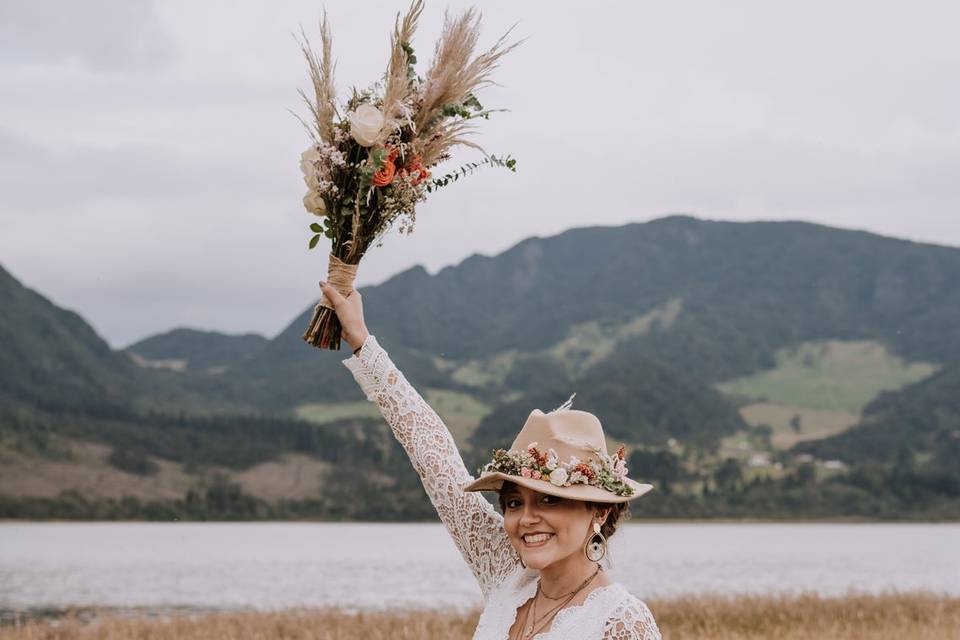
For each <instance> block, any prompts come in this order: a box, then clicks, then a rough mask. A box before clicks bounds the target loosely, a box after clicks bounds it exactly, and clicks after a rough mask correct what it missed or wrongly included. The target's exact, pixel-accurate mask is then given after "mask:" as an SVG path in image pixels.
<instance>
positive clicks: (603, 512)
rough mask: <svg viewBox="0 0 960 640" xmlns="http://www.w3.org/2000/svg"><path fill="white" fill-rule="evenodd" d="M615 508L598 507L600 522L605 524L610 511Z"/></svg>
mask: <svg viewBox="0 0 960 640" xmlns="http://www.w3.org/2000/svg"><path fill="white" fill-rule="evenodd" d="M612 510H613V507H603V508H601V509H597V517H598V518H599V519H600V524H603V523H604V522H606V521H607V517H608V516H609V515H610V512H611V511H612Z"/></svg>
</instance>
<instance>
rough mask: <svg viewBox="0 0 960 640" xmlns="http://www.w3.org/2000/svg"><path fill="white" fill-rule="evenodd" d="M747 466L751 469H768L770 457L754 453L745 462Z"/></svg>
mask: <svg viewBox="0 0 960 640" xmlns="http://www.w3.org/2000/svg"><path fill="white" fill-rule="evenodd" d="M747 465H748V466H751V467H769V466H770V456H768V455H767V454H765V453H755V454H753V455H752V456H750V459H749V460H747Z"/></svg>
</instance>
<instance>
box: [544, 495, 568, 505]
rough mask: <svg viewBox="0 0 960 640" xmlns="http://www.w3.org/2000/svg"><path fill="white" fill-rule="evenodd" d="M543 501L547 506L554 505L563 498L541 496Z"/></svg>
mask: <svg viewBox="0 0 960 640" xmlns="http://www.w3.org/2000/svg"><path fill="white" fill-rule="evenodd" d="M543 500H544V502H546V503H547V504H556V503H558V502H560V501H561V500H563V498H558V497H557V496H543Z"/></svg>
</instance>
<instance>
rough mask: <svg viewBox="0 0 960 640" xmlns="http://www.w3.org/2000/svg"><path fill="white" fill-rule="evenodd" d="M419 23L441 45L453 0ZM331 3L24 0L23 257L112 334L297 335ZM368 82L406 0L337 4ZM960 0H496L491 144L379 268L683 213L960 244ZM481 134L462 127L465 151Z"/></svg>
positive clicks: (305, 286) (19, 34)
mask: <svg viewBox="0 0 960 640" xmlns="http://www.w3.org/2000/svg"><path fill="white" fill-rule="evenodd" d="M468 4H469V3H466V2H459V1H451V2H450V3H449V4H441V3H440V2H435V1H431V0H428V1H427V7H426V11H425V12H424V15H423V18H422V20H421V25H420V30H419V32H418V34H417V38H416V39H415V41H414V46H415V48H416V49H417V51H418V52H419V56H420V69H421V71H422V70H423V68H425V66H426V63H428V62H429V58H430V54H431V52H432V50H433V43H434V42H435V40H436V37H437V35H438V33H439V29H440V25H441V23H442V19H443V11H444V8H445V7H448V6H449V7H450V8H451V10H453V11H456V10H458V9H460V8H462V7H465V6H467V5H468ZM321 7H322V4H321V3H320V2H316V1H311V2H293V1H291V2H284V3H277V2H267V1H266V0H264V1H262V2H258V1H253V0H249V1H238V2H224V1H221V2H187V1H185V0H184V1H181V0H156V1H150V0H114V1H104V0H86V1H84V2H82V3H80V2H68V1H66V0H61V1H60V2H50V1H41V0H4V2H3V3H0V95H2V100H0V264H2V265H3V266H4V267H5V268H6V269H7V270H8V271H10V272H11V273H12V274H13V275H14V276H15V277H17V278H18V279H20V280H21V281H22V282H23V283H24V284H26V285H27V286H30V287H32V288H35V289H37V290H39V291H40V292H41V293H43V294H44V295H46V296H48V297H49V298H51V299H52V300H53V301H54V302H55V303H57V304H59V305H62V306H65V307H67V308H70V309H73V310H75V311H77V312H79V313H80V314H82V315H83V316H84V318H86V319H87V320H88V321H89V322H90V323H91V324H92V325H93V326H94V328H95V329H96V330H97V331H98V332H100V334H101V335H102V336H104V338H105V339H106V340H107V341H108V342H109V343H110V344H111V345H112V346H114V347H123V346H126V345H127V344H129V343H131V342H133V341H135V340H137V339H139V338H142V337H145V336H147V335H150V334H153V333H157V332H162V331H166V330H169V329H172V328H174V327H178V326H189V327H194V328H199V329H216V330H221V331H226V332H231V333H239V332H247V331H256V332H259V333H263V334H265V335H267V336H273V335H275V334H276V333H277V332H279V331H280V330H281V329H282V328H283V327H284V326H286V325H287V324H288V323H289V322H290V321H291V320H292V319H293V318H295V317H296V316H297V315H298V314H299V313H300V312H301V311H302V310H303V309H304V308H306V307H307V306H308V305H310V304H312V303H313V302H314V301H315V298H316V297H317V295H318V293H319V292H318V290H317V284H316V283H317V280H318V279H320V277H322V276H324V275H325V273H326V256H325V253H324V252H322V251H319V250H315V251H307V249H306V241H307V239H308V237H309V232H308V230H307V225H308V224H309V223H310V222H311V221H312V220H311V216H310V215H309V214H307V213H306V212H305V211H304V210H303V208H302V205H301V202H300V199H301V197H302V195H303V193H302V192H303V184H302V182H301V176H300V174H299V170H298V168H297V161H298V156H299V153H300V151H301V150H302V149H303V148H304V147H305V146H306V143H307V138H306V135H305V133H304V131H303V130H302V128H301V126H300V124H299V123H298V122H297V121H296V120H295V119H294V117H293V116H292V115H291V114H290V113H289V111H288V110H289V109H293V110H295V111H297V112H299V113H303V112H304V109H303V107H302V106H301V105H300V104H299V102H298V100H299V98H298V96H297V89H298V88H305V87H306V86H307V77H306V75H305V68H304V67H305V66H304V64H303V62H302V59H301V57H300V52H299V50H298V48H297V45H296V43H295V41H294V39H293V37H292V32H294V31H296V30H298V29H299V27H300V25H303V27H304V28H305V29H306V31H307V33H308V35H310V34H316V33H317V28H316V24H317V20H318V18H319V16H320V11H321ZM326 7H327V10H328V13H329V18H330V21H331V23H332V26H333V36H334V54H335V56H336V57H337V59H338V66H337V86H338V89H339V90H340V91H341V94H342V93H345V92H346V90H347V89H349V87H350V86H352V85H357V86H364V85H366V84H368V83H369V82H370V81H372V80H374V79H376V78H377V77H378V76H379V74H381V73H382V72H383V68H384V66H385V62H386V57H387V53H388V45H389V41H388V33H389V30H390V28H391V27H392V24H393V19H394V15H395V14H396V12H397V11H398V10H400V9H405V8H406V0H403V1H402V2H370V1H368V2H363V3H359V2H355V1H353V0H331V1H330V2H327V3H326ZM958 7H960V5H958V4H957V3H956V2H952V1H944V2H933V1H924V0H921V1H919V2H906V1H902V2H882V1H877V0H873V1H864V2H848V1H843V0H838V1H830V2H819V1H815V0H814V1H810V2H803V3H800V2H795V3H782V2H781V3H773V2H765V1H758V2H740V1H737V0H732V1H730V2H723V3H719V2H712V1H709V0H702V1H700V2H684V1H672V2H652V1H642V2H589V3H585V2H566V1H562V0H546V1H536V2H534V1H530V0H527V1H524V2H517V1H516V0H511V1H509V2H508V1H501V0H496V1H493V0H485V1H484V2H482V9H483V26H484V38H483V39H482V40H481V45H483V46H489V45H490V44H492V43H493V42H494V40H496V38H497V37H499V36H500V35H501V34H503V33H504V32H505V31H506V30H507V29H508V28H509V27H510V26H511V25H513V24H514V23H519V24H517V26H516V28H515V29H514V32H513V33H514V34H515V35H516V37H517V38H527V40H526V41H525V42H524V43H523V44H522V45H521V46H520V47H518V48H517V49H516V50H514V51H513V52H512V53H510V54H509V56H507V58H505V59H504V62H503V65H502V67H501V70H500V73H499V75H498V80H499V83H500V85H501V86H497V87H490V88H488V89H487V90H486V93H484V94H481V96H480V98H481V100H482V102H483V103H484V105H485V106H490V107H507V108H509V109H510V112H508V113H499V114H495V115H494V116H493V117H492V118H491V120H490V121H489V122H484V123H483V128H484V130H483V132H482V133H481V134H480V135H478V136H477V138H476V140H477V142H479V143H480V144H482V145H483V146H484V147H485V148H486V149H487V150H488V151H490V152H492V153H497V154H500V153H511V154H513V155H514V156H515V157H517V158H518V160H519V165H518V172H517V173H515V174H513V173H509V172H507V171H504V170H499V169H485V170H483V171H481V172H479V173H476V174H474V175H473V176H471V177H470V178H469V179H468V180H466V181H465V182H463V181H461V182H459V183H458V184H457V185H456V186H455V188H448V189H445V190H442V191H440V192H439V193H437V194H434V195H433V196H432V197H431V199H430V200H429V201H428V202H427V203H425V204H424V205H422V206H421V207H420V208H419V210H418V229H417V231H416V232H415V233H414V234H413V235H412V236H400V235H399V234H396V233H394V234H393V235H391V236H390V237H389V238H388V239H387V241H386V243H385V244H384V246H383V247H380V248H377V249H375V250H372V251H371V252H370V253H369V254H368V255H367V257H366V258H365V259H364V262H363V264H362V266H361V271H360V274H359V277H358V283H359V284H360V285H364V284H373V283H378V282H382V281H383V280H385V279H387V278H388V277H390V276H391V275H393V274H395V273H397V272H399V271H401V270H404V269H406V268H408V267H410V266H412V265H415V264H422V265H424V266H425V267H426V268H427V269H428V270H429V271H430V272H431V273H434V272H436V271H437V270H438V269H439V268H442V267H444V266H447V265H452V264H456V263H458V262H459V261H461V260H462V259H463V258H465V257H467V256H469V255H470V254H473V253H483V254H487V255H492V254H495V253H498V252H500V251H502V250H504V249H507V248H509V247H510V246H512V245H513V244H515V243H516V242H518V241H519V240H521V239H523V238H525V237H528V236H531V235H539V236H547V235H553V234H556V233H558V232H560V231H563V230H565V229H569V228H572V227H578V226H585V225H598V224H600V225H618V224H623V223H627V222H635V221H645V220H650V219H653V218H657V217H660V216H663V215H665V214H669V213H674V212H685V213H690V214H693V215H696V216H699V217H703V218H712V219H723V220H758V219H768V220H787V219H800V220H809V221H814V222H819V223H825V224H830V225H834V226H838V227H847V228H856V229H866V230H869V231H873V232H876V233H880V234H884V235H891V236H897V237H902V238H909V239H913V240H918V241H924V242H935V243H939V244H947V245H953V246H960V180H958V177H960V83H958V82H957V77H958V76H960V44H958V41H957V38H956V25H957V24H960V8H958ZM476 159H478V154H477V152H475V151H473V150H471V149H463V150H462V151H461V152H460V154H459V156H458V157H457V158H456V160H457V161H463V162H465V161H469V160H476Z"/></svg>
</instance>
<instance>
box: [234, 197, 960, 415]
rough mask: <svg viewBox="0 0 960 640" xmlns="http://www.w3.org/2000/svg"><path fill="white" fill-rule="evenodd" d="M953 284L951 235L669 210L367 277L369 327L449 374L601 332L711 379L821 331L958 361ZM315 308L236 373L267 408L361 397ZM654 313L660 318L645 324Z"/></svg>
mask: <svg viewBox="0 0 960 640" xmlns="http://www.w3.org/2000/svg"><path fill="white" fill-rule="evenodd" d="M958 283H960V250H958V249H955V248H950V247H941V246H935V245H929V244H920V243H915V242H910V241H906V240H897V239H892V238H886V237H882V236H878V235H875V234H871V233H866V232H861V231H849V230H844V229H835V228H830V227H825V226H821V225H815V224H809V223H802V222H751V223H735V222H714V221H705V220H698V219H696V218H692V217H686V216H671V217H668V218H662V219H659V220H654V221H652V222H648V223H638V224H628V225H624V226H620V227H590V228H582V229H573V230H570V231H567V232H564V233H561V234H559V235H556V236H552V237H549V238H529V239H526V240H524V241H522V242H520V243H518V244H517V245H515V246H514V247H512V248H511V249H509V250H507V251H505V252H503V253H501V254H498V255H496V256H492V257H487V256H480V255H474V256H472V257H470V258H467V259H466V260H464V261H463V262H461V263H460V264H458V265H456V266H451V267H447V268H445V269H442V270H441V271H439V272H438V273H437V274H436V275H430V274H429V273H427V272H426V271H425V270H424V269H423V268H422V267H414V268H412V269H409V270H407V271H404V272H403V273H400V274H398V275H397V276H395V277H393V278H391V279H390V280H388V281H386V282H385V283H383V284H381V285H378V286H371V287H364V288H362V289H361V290H362V292H363V294H364V309H365V313H366V315H367V318H368V326H369V327H370V328H371V331H373V332H374V333H375V334H376V335H377V336H378V337H380V338H382V339H381V343H382V344H383V345H384V346H386V347H388V348H390V349H391V355H395V356H396V358H395V359H396V360H397V361H398V362H400V363H402V364H403V365H404V367H405V371H407V372H408V376H409V377H410V378H411V379H413V380H415V381H418V382H420V383H421V384H430V385H441V386H442V385H444V384H448V383H445V382H444V378H445V377H447V376H444V375H443V371H442V370H439V369H438V367H437V362H436V358H437V357H440V358H442V359H443V360H444V361H450V362H462V361H467V360H477V361H484V362H489V361H490V360H491V359H492V358H493V357H494V355H495V354H503V353H506V352H509V351H511V350H514V351H516V352H518V353H537V352H539V351H543V350H553V353H554V354H557V353H559V352H558V351H557V349H556V346H557V345H558V344H561V343H563V342H564V341H565V340H567V341H569V342H570V343H571V346H572V347H576V348H575V349H574V348H571V349H565V350H564V351H563V354H562V355H563V359H564V360H565V362H566V364H570V363H577V362H578V361H577V358H578V357H581V356H583V357H584V358H586V360H585V362H588V361H589V356H588V355H584V354H586V353H588V352H590V351H591V348H592V347H593V346H595V345H596V342H597V340H598V338H601V336H600V334H603V335H602V338H607V337H609V336H611V335H615V336H616V340H617V342H619V343H626V342H632V343H635V344H634V346H633V349H634V352H635V353H636V354H638V355H641V356H644V357H648V358H651V359H655V360H659V361H662V362H665V363H669V365H670V366H672V367H676V368H680V369H683V370H684V371H685V372H686V373H688V374H690V375H694V376H696V377H699V378H702V379H704V380H707V381H720V380H724V379H727V378H731V377H734V376H738V375H743V374H747V373H750V372H754V371H757V370H760V369H764V368H768V367H771V366H773V364H774V356H775V353H776V351H777V349H779V348H782V347H789V346H791V345H796V344H800V343H802V342H804V341H810V340H819V339H840V340H876V341H878V342H880V343H882V344H884V345H886V346H887V347H888V348H889V349H890V350H891V352H893V353H895V354H898V355H900V356H902V357H904V358H906V359H908V360H931V361H936V362H941V361H945V360H960V322H958V321H957V319H958V318H960V286H958ZM311 311H312V305H311V306H310V307H308V308H306V309H305V310H304V311H303V313H302V314H301V315H300V316H299V317H297V318H296V319H295V320H294V321H293V322H292V323H291V324H290V325H289V326H288V328H287V329H286V330H284V331H283V332H281V333H280V335H278V336H277V337H276V338H274V339H273V340H272V341H271V342H270V344H269V345H267V346H266V348H264V349H263V350H261V351H260V352H259V353H258V354H257V355H256V356H255V357H254V358H252V359H251V360H250V361H249V362H247V363H246V364H245V365H244V366H243V367H242V368H240V369H239V370H238V371H237V372H236V373H237V375H236V377H235V379H236V382H237V384H238V385H239V386H241V387H243V388H244V389H247V390H248V392H247V393H246V395H245V397H247V398H257V399H258V401H259V402H262V403H264V406H269V405H270V404H271V403H272V402H276V401H278V402H279V404H280V405H283V404H287V405H288V404H291V403H299V402H303V401H306V400H308V399H311V398H318V397H321V396H322V394H323V392H324V390H328V391H329V393H330V394H331V395H330V398H333V397H343V394H351V393H352V394H353V396H354V397H359V395H358V392H357V391H356V390H355V389H353V390H352V389H351V388H350V382H351V381H347V383H346V384H345V383H344V380H343V376H342V375H341V374H342V371H340V369H341V367H339V366H338V364H337V362H336V360H337V359H338V358H341V357H343V356H341V354H339V353H322V354H317V353H314V351H315V350H313V349H310V348H308V347H305V346H304V345H303V344H302V341H301V340H300V335H301V334H302V333H303V328H304V327H306V325H307V323H308V320H309V315H310V313H311ZM643 317H647V318H649V319H650V322H649V324H648V325H647V326H643V327H640V328H639V329H642V330H639V329H638V330H634V328H635V327H633V325H631V323H633V322H636V321H637V319H638V318H643ZM598 332H599V333H598ZM578 337H579V338H580V339H579V340H578ZM298 372H299V375H297V374H298ZM305 373H309V375H304V374H305ZM277 377H282V378H284V379H285V380H287V384H286V385H284V388H283V389H282V391H279V393H281V395H278V396H271V397H266V396H264V395H263V394H259V393H258V391H257V390H258V389H263V388H264V386H263V385H264V382H263V381H264V380H265V379H267V378H277ZM513 390H514V391H515V390H517V389H513ZM519 390H520V391H523V390H524V388H523V387H521V388H520V389H519ZM497 392H498V393H502V392H503V390H502V389H501V390H497Z"/></svg>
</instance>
